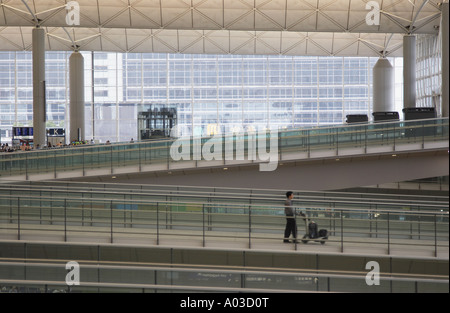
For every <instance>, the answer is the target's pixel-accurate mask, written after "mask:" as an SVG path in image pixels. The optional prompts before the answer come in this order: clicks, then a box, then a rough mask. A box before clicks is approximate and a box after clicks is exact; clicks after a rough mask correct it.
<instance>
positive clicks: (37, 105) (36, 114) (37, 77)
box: [32, 27, 46, 149]
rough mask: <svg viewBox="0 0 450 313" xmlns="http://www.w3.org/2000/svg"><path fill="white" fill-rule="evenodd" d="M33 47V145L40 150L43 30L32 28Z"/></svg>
mask: <svg viewBox="0 0 450 313" xmlns="http://www.w3.org/2000/svg"><path fill="white" fill-rule="evenodd" d="M32 47H33V145H34V147H35V148H36V149H37V148H42V147H43V146H45V145H46V140H45V137H46V132H45V123H46V109H45V30H44V29H42V28H39V27H37V28H34V29H33V31H32Z"/></svg>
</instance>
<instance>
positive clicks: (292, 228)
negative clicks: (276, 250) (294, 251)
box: [284, 216, 297, 242]
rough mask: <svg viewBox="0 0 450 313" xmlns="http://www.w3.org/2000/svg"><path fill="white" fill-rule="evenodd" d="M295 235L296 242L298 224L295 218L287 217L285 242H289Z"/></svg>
mask: <svg viewBox="0 0 450 313" xmlns="http://www.w3.org/2000/svg"><path fill="white" fill-rule="evenodd" d="M291 234H292V235H293V237H294V240H295V239H297V223H296V222H295V218H294V217H293V216H287V217H286V229H285V230H284V242H289V237H290V235H291Z"/></svg>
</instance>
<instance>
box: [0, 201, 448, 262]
mask: <svg viewBox="0 0 450 313" xmlns="http://www.w3.org/2000/svg"><path fill="white" fill-rule="evenodd" d="M1 198H3V199H5V198H6V199H9V200H8V202H9V204H8V203H6V204H3V205H1V206H0V209H2V208H3V209H2V210H3V213H2V215H3V217H2V220H4V221H5V222H6V223H5V225H4V227H5V229H7V230H9V231H13V232H17V237H18V239H20V236H21V234H22V233H23V232H24V231H27V230H32V231H56V232H63V233H64V241H67V235H68V233H76V232H89V233H94V234H95V233H106V234H108V235H109V236H110V240H111V242H113V241H114V238H115V236H116V235H120V234H124V233H125V232H124V231H120V230H125V229H126V228H131V227H134V226H139V225H140V226H146V227H147V228H148V229H147V231H143V230H142V229H137V228H134V229H133V231H129V230H127V233H129V234H135V235H144V236H149V235H150V236H156V241H157V244H159V241H160V238H162V237H163V236H166V234H163V233H161V231H160V230H162V229H169V230H171V234H172V235H183V236H187V234H185V233H184V234H182V233H180V234H178V233H177V232H176V230H182V229H186V228H188V229H189V228H193V229H194V231H192V232H191V233H190V234H189V235H190V236H195V237H198V238H201V240H202V242H203V246H205V242H206V232H209V233H210V232H211V231H213V230H214V229H215V230H216V231H217V229H221V230H223V231H224V232H225V233H226V234H225V235H224V234H217V233H216V234H211V235H210V234H208V238H209V237H212V236H217V237H223V238H248V246H249V248H251V246H252V242H254V240H255V239H259V238H260V237H261V235H258V233H257V231H262V232H263V233H265V234H266V236H265V237H262V238H264V239H267V240H280V239H281V234H282V229H283V224H282V223H283V222H282V221H284V216H280V215H274V208H273V207H272V208H267V207H262V206H261V207H260V206H253V207H252V206H248V205H244V206H239V205H233V206H231V207H228V210H229V212H227V211H225V212H220V211H214V210H213V209H214V207H216V206H217V204H212V206H208V204H205V203H203V204H201V205H199V204H198V203H197V204H196V203H187V202H174V201H146V202H145V201H141V202H139V201H134V200H126V201H123V200H117V201H116V200H105V199H95V198H93V199H79V198H76V199H71V198H67V197H62V198H60V199H55V198H45V197H44V198H40V197H36V196H18V197H8V196H6V197H0V199H1ZM16 199H17V202H16V203H13V200H14V201H15V200H16ZM72 200H73V201H75V205H74V204H73V203H72ZM30 201H31V202H33V203H37V202H38V201H46V202H50V203H57V204H58V205H57V206H54V205H51V206H49V207H47V206H45V205H44V206H43V205H41V204H39V205H33V204H31V205H30ZM24 202H25V203H27V204H28V206H27V205H24ZM62 202H64V204H62ZM130 203H132V204H139V203H140V204H144V205H152V206H153V208H152V210H147V211H145V210H137V211H134V210H126V209H118V208H117V207H115V206H117V204H130ZM96 204H99V205H100V206H102V207H103V208H92V205H94V206H95V205H96ZM85 205H86V206H89V205H91V208H89V207H87V208H86V207H84V206H85ZM180 206H184V207H192V208H194V209H196V210H197V212H188V211H185V212H179V211H177V210H174V208H178V207H180ZM200 207H201V209H200ZM233 209H236V210H238V211H237V212H236V211H234V212H233V211H232V210H233ZM282 209H283V207H277V208H275V211H279V210H282ZM25 211H26V212H25ZM304 211H305V212H307V213H311V212H313V211H314V210H311V209H306V208H305V209H304ZM85 212H90V219H89V216H88V217H85V216H84V214H85ZM94 212H95V213H96V214H98V216H96V217H95V218H94V217H93V216H94ZM258 212H260V214H257V213H258ZM332 212H333V213H334V215H333V216H329V217H317V218H316V220H318V221H320V220H324V221H325V222H327V221H328V222H329V226H330V229H329V231H330V233H331V234H334V237H331V238H329V239H328V241H330V242H338V243H339V244H340V245H341V252H344V243H364V242H365V241H367V240H368V239H366V240H364V241H356V240H355V239H354V238H355V237H352V236H351V234H352V233H356V234H359V235H364V236H367V237H369V238H370V237H372V236H373V235H375V236H376V238H377V239H379V240H377V241H376V242H374V241H373V240H372V241H370V242H371V243H374V244H383V245H387V246H388V254H389V253H390V248H391V246H392V245H396V244H398V243H395V242H392V240H393V239H396V238H397V235H403V236H405V235H406V236H409V237H411V238H414V237H418V238H419V239H422V240H421V242H417V241H415V242H414V244H415V245H421V246H426V247H433V248H434V254H435V256H437V255H438V247H439V249H440V248H441V247H448V216H446V215H444V214H442V213H440V212H439V213H436V212H415V213H410V212H397V213H401V214H402V215H403V216H409V217H417V221H401V220H398V221H395V220H392V216H393V215H395V214H394V213H393V212H392V211H373V210H356V209H351V210H343V209H334V210H333V211H332ZM351 212H359V214H362V215H365V216H367V217H368V219H361V218H348V217H345V218H344V214H347V213H351ZM373 213H377V214H382V215H381V218H378V217H374V216H373ZM86 214H87V213H86ZM144 215H147V216H144ZM438 217H439V218H444V220H443V221H438ZM224 218H226V219H225V220H224ZM218 219H219V220H218ZM257 219H259V220H257ZM261 219H262V220H261ZM426 219H428V220H426ZM297 220H298V222H299V223H301V220H300V218H297ZM15 221H17V222H15ZM344 222H345V223H346V226H345V227H344ZM16 223H17V227H16V230H13V229H14V227H13V228H11V227H8V226H7V225H8V224H9V225H11V224H16ZM48 223H50V224H51V225H53V226H50V225H48ZM89 223H90V224H91V226H89ZM94 223H95V224H97V226H92V225H93V224H94ZM355 223H356V225H353V224H355ZM358 223H363V224H362V226H361V225H359V226H358ZM30 224H34V225H37V224H39V225H41V226H40V227H39V228H36V227H34V228H31V227H29V226H30ZM57 224H60V225H59V226H60V227H59V228H58V227H56V226H57ZM394 224H401V225H403V226H404V225H406V226H409V228H408V227H407V228H405V227H403V228H398V230H396V228H395V226H394ZM42 225H43V226H42ZM76 225H80V226H84V228H83V229H81V228H79V227H78V228H77V227H76ZM327 225H328V223H327ZM364 225H365V226H366V227H368V226H370V229H369V230H367V229H364ZM73 226H75V228H74V227H73ZM269 226H270V227H269ZM0 227H1V224H0ZM86 227H88V228H86ZM325 227H327V226H325ZM361 227H363V228H361ZM372 227H374V228H375V229H374V230H373V229H372ZM118 229H120V230H118ZM405 230H406V232H405ZM155 231H156V234H155ZM274 231H277V233H278V234H280V235H279V236H278V235H277V236H275V235H273V232H274ZM397 231H398V233H397ZM408 231H409V232H408ZM338 234H339V235H340V238H338V237H337V236H336V235H338ZM344 234H345V240H344ZM385 237H387V238H385ZM350 238H351V239H350ZM383 238H384V239H385V240H381V239H383ZM424 238H431V241H429V242H428V241H424V240H423V239H424ZM440 238H444V241H442V239H440ZM433 239H434V240H433ZM380 240H381V241H380ZM386 241H387V242H386ZM445 241H447V242H445ZM405 245H406V244H405ZM295 249H297V244H296V245H295Z"/></svg>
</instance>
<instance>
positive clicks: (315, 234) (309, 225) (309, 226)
mask: <svg viewBox="0 0 450 313" xmlns="http://www.w3.org/2000/svg"><path fill="white" fill-rule="evenodd" d="M299 215H300V216H301V217H302V218H303V220H304V221H305V230H306V234H305V235H304V236H303V238H302V242H303V243H305V244H306V243H308V242H309V241H310V240H312V241H316V242H320V243H321V244H324V243H325V241H326V240H327V239H328V231H327V230H326V229H320V230H318V226H317V223H316V222H314V221H312V220H310V219H309V218H308V217H307V216H306V215H305V214H304V213H303V212H300V213H299Z"/></svg>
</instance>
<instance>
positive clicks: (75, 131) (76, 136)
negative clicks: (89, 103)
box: [69, 52, 85, 141]
mask: <svg viewBox="0 0 450 313" xmlns="http://www.w3.org/2000/svg"><path fill="white" fill-rule="evenodd" d="M69 71H70V73H69V79H70V85H69V86H70V91H69V92H70V135H69V136H70V138H69V139H70V141H73V140H85V126H84V100H85V99H84V58H83V55H82V54H81V53H79V52H73V53H72V55H71V56H70V58H69Z"/></svg>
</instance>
